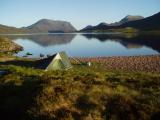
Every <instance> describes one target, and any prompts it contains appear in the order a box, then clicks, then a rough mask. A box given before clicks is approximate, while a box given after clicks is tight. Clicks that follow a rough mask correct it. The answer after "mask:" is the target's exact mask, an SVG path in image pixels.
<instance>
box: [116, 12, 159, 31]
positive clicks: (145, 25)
mask: <svg viewBox="0 0 160 120" xmlns="http://www.w3.org/2000/svg"><path fill="white" fill-rule="evenodd" d="M159 21H160V12H159V13H157V14H155V15H152V16H150V17H147V18H144V19H141V20H136V21H130V22H127V23H124V24H122V25H120V26H119V27H120V28H125V27H133V28H136V29H139V30H155V29H156V30H160V22H159Z"/></svg>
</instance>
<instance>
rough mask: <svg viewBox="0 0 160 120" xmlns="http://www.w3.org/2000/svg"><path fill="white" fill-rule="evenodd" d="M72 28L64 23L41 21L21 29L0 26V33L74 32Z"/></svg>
mask: <svg viewBox="0 0 160 120" xmlns="http://www.w3.org/2000/svg"><path fill="white" fill-rule="evenodd" d="M75 31H76V29H75V28H74V26H73V25H72V24H71V23H69V22H66V21H58V20H50V19H41V20H39V21H38V22H36V23H34V24H32V25H30V26H28V27H22V28H16V27H10V26H5V25H0V33H7V34H13V33H14V34H15V33H50V32H64V33H67V32H75Z"/></svg>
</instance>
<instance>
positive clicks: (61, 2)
mask: <svg viewBox="0 0 160 120" xmlns="http://www.w3.org/2000/svg"><path fill="white" fill-rule="evenodd" d="M157 12H160V0H0V15H1V17H0V24H4V25H9V26H15V27H23V26H29V25H31V24H33V23H34V22H36V21H38V20H39V19H42V18H47V19H54V20H65V21H69V22H71V23H72V24H73V25H74V26H75V27H76V28H77V29H81V28H83V27H85V26H86V25H90V24H91V25H96V24H98V23H100V22H107V23H111V22H115V21H119V20H120V19H122V18H123V17H125V16H126V15H142V16H144V17H147V16H150V15H153V14H155V13H157Z"/></svg>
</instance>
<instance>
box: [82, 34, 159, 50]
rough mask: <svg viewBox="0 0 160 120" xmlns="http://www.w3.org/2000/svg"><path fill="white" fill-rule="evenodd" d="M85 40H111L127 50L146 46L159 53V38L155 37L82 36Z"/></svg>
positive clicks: (119, 35) (120, 35)
mask: <svg viewBox="0 0 160 120" xmlns="http://www.w3.org/2000/svg"><path fill="white" fill-rule="evenodd" d="M83 35H84V36H85V37H86V38H88V39H92V38H96V39H98V40H100V41H102V42H103V41H107V40H112V41H116V42H119V43H120V44H122V45H123V46H125V47H126V48H128V49H131V48H140V47H142V46H146V47H149V48H152V49H153V50H156V51H157V52H159V53H160V36H155V35H129V34H127V35H122V34H112V35H108V34H83Z"/></svg>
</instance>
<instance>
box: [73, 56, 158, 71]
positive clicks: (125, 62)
mask: <svg viewBox="0 0 160 120" xmlns="http://www.w3.org/2000/svg"><path fill="white" fill-rule="evenodd" d="M76 59H78V60H79V61H82V62H91V63H92V62H96V63H99V64H101V65H103V66H104V68H106V69H107V70H124V71H131V72H134V71H135V72H136V71H142V72H158V73H159V72H160V55H146V56H119V57H90V58H76ZM71 61H72V63H75V61H74V60H73V59H72V58H71Z"/></svg>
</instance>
